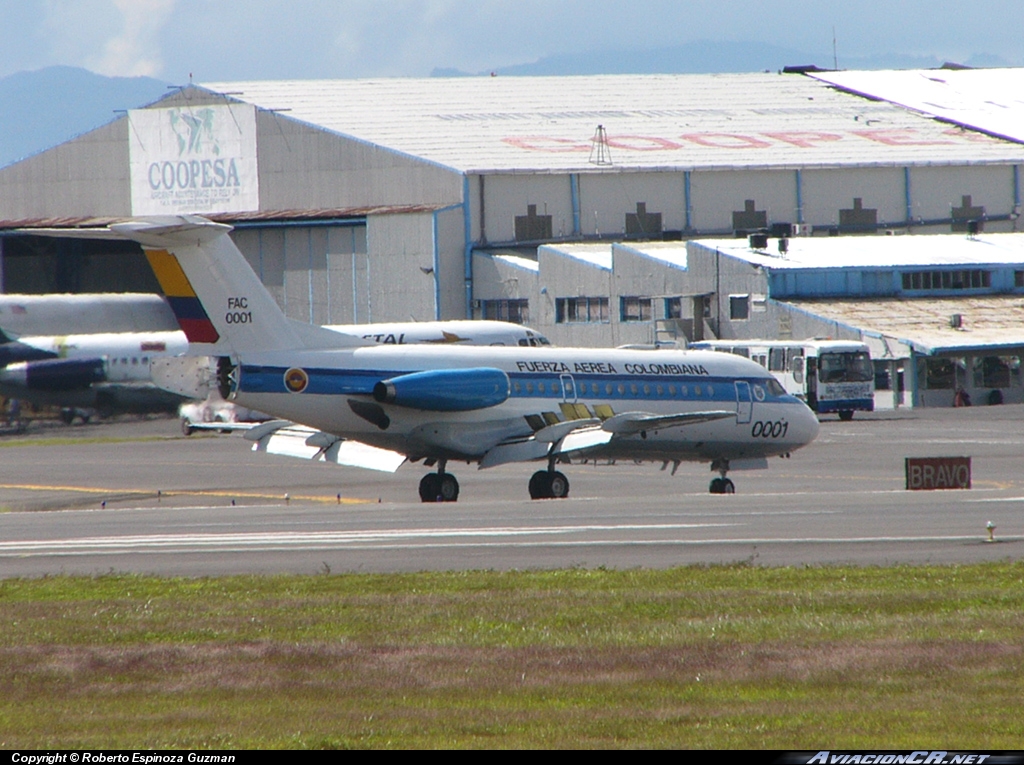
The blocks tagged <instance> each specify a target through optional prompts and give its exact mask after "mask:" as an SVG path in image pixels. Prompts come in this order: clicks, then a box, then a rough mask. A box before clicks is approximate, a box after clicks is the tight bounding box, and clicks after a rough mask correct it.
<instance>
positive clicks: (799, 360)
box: [790, 356, 804, 385]
mask: <svg viewBox="0 0 1024 765" xmlns="http://www.w3.org/2000/svg"><path fill="white" fill-rule="evenodd" d="M790 370H791V371H792V372H793V381H794V382H795V383H796V384H797V385H803V382H804V357H803V356H794V357H793V361H792V363H791V365H790Z"/></svg>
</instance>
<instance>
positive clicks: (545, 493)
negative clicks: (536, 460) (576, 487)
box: [530, 458, 569, 499]
mask: <svg viewBox="0 0 1024 765" xmlns="http://www.w3.org/2000/svg"><path fill="white" fill-rule="evenodd" d="M568 496H569V479H568V478H566V477H565V475H563V474H562V473H559V472H558V471H557V470H555V460H554V458H549V459H548V469H547V470H538V471H537V472H536V473H534V474H533V475H532V476H530V499H565V498H566V497H568Z"/></svg>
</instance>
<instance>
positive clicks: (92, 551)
mask: <svg viewBox="0 0 1024 765" xmlns="http://www.w3.org/2000/svg"><path fill="white" fill-rule="evenodd" d="M740 525H743V524H733V523H693V524H678V523H674V524H650V525H635V524H634V525H616V524H609V525H585V526H535V527H521V528H515V527H494V528H462V529H439V528H434V529H431V528H420V529H404V530H400V529H381V530H363V531H337V532H276V533H270V534H267V533H234V534H153V535H144V536H124V537H85V538H81V539H63V540H25V541H20V542H2V543H0V557H19V558H26V557H55V556H62V555H63V556H85V555H128V554H142V553H144V554H152V553H157V554H161V553H173V554H188V553H193V554H209V553H225V552H259V551H264V552H272V551H283V550H295V549H296V548H302V549H306V550H309V551H313V550H317V551H322V550H332V549H333V550H371V549H373V550H410V549H427V548H435V549H438V548H472V547H487V548H493V547H610V546H623V547H629V546H654V545H662V546H666V545H670V546H702V547H708V546H716V545H731V546H735V545H744V546H749V545H777V544H841V545H850V544H879V543H908V542H917V543H921V542H947V543H948V542H957V543H961V544H968V543H978V544H981V543H984V539H983V537H981V536H976V535H975V536H961V535H956V536H876V537H779V538H772V537H740V538H734V539H729V538H715V539H685V538H678V537H677V538H668V539H644V538H634V539H591V540H587V539H576V540H566V539H564V537H566V536H569V535H573V534H580V533H588V532H589V533H593V532H645V531H683V530H695V529H708V528H724V527H730V526H740ZM495 537H498V538H504V540H503V541H502V540H498V539H493V538H495ZM517 537H520V538H521V537H537V538H536V539H532V540H523V541H515V538H517ZM488 538H491V539H488ZM560 538H561V539H560ZM416 540H421V541H416ZM463 540H464V541H463ZM1000 541H1001V542H1003V543H1006V542H1019V541H1024V537H1019V536H1015V537H1003V538H1002V539H1001V540H1000Z"/></svg>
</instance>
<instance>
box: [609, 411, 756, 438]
mask: <svg viewBox="0 0 1024 765" xmlns="http://www.w3.org/2000/svg"><path fill="white" fill-rule="evenodd" d="M735 416H736V412H735V411H732V412H730V411H728V410H722V411H709V412H680V413H678V414H648V413H647V412H623V413H622V414H617V415H615V416H614V417H609V418H608V419H607V420H605V421H604V422H602V423H601V429H602V430H606V431H608V432H609V433H614V434H615V435H617V436H628V435H632V434H634V433H640V432H641V431H644V430H662V429H664V428H673V427H676V426H678V425H695V424H696V423H699V422H711V421H713V420H724V419H727V418H729V417H735Z"/></svg>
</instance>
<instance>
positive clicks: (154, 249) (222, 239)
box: [110, 215, 368, 355]
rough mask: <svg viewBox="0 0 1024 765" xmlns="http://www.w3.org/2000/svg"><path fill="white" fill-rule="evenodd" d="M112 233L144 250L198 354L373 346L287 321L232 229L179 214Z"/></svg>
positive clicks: (119, 227)
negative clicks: (247, 259) (129, 240)
mask: <svg viewBox="0 0 1024 765" xmlns="http://www.w3.org/2000/svg"><path fill="white" fill-rule="evenodd" d="M110 228H111V229H113V230H114V231H116V232H117V233H118V234H120V235H122V236H124V237H126V238H128V239H133V240H135V241H137V242H139V243H140V244H141V245H142V247H143V249H144V250H145V253H146V257H147V258H148V260H149V263H150V266H152V268H153V272H154V273H155V274H156V277H157V280H158V281H159V282H160V286H161V288H162V289H163V291H164V295H165V296H166V297H167V301H168V303H170V306H171V310H173V311H174V315H175V317H176V318H177V320H178V324H179V325H180V326H181V329H182V331H183V332H184V333H185V336H186V337H187V338H188V341H189V346H190V351H191V352H193V353H202V354H207V355H224V354H226V353H232V352H233V353H246V352H259V351H273V350H285V349H292V350H294V349H298V348H338V347H343V346H361V345H368V343H367V342H366V341H364V340H362V339H359V338H355V337H347V336H345V335H340V334H338V333H337V332H331V331H330V330H326V329H323V328H321V327H317V326H313V325H310V324H304V323H302V322H298V321H294V320H293V319H289V318H287V317H286V316H285V315H284V312H283V311H281V309H280V307H279V306H278V305H277V302H276V301H275V300H274V298H273V296H271V294H270V293H269V292H267V289H266V287H264V286H263V284H262V282H260V280H259V279H258V278H257V276H256V274H255V273H254V272H253V270H252V268H251V267H250V266H249V264H248V262H247V261H246V260H245V257H244V256H243V255H242V253H241V252H240V251H239V250H238V248H237V247H236V246H235V244H234V242H232V241H231V238H230V237H229V236H228V232H229V231H230V230H231V227H230V226H227V225H224V224H221V223H214V222H213V221H210V220H207V219H206V218H202V217H200V216H197V215H182V216H173V217H165V218H142V219H135V220H131V221H127V222H125V223H116V224H113V225H112V226H111V227H110Z"/></svg>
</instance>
